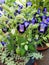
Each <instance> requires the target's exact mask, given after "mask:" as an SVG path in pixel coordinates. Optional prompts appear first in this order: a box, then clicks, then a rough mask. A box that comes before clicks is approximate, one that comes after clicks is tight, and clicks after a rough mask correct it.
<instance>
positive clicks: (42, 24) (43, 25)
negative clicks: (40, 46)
mask: <svg viewBox="0 0 49 65" xmlns="http://www.w3.org/2000/svg"><path fill="white" fill-rule="evenodd" d="M28 6H32V3H31V2H27V3H26V7H28ZM40 13H41V9H40V8H39V9H38V10H37V12H36V13H35V14H34V17H33V18H32V20H31V22H30V21H24V23H23V24H21V25H18V28H19V29H18V30H19V32H20V33H22V32H23V33H24V31H25V30H26V28H27V27H28V26H29V24H30V23H32V24H35V23H38V20H37V18H36V14H38V15H40ZM42 13H43V14H44V15H43V16H41V17H40V16H39V17H40V18H41V19H42V20H41V22H40V23H39V27H38V31H39V32H40V33H45V32H46V30H47V27H48V24H49V16H46V13H47V8H46V7H44V9H43V11H42ZM22 25H23V27H22Z"/></svg>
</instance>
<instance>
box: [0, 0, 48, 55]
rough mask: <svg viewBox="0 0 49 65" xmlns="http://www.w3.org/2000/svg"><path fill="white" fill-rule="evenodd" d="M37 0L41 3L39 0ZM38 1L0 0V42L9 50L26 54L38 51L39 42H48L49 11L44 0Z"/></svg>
mask: <svg viewBox="0 0 49 65" xmlns="http://www.w3.org/2000/svg"><path fill="white" fill-rule="evenodd" d="M19 1H20V2H19ZM37 2H38V3H41V1H39V0H37ZM37 2H35V1H34V0H33V2H32V0H31V1H29V2H28V1H26V0H25V1H24V3H23V1H21V0H16V1H15V0H5V1H4V0H3V2H2V1H1V0H0V4H1V5H0V42H1V43H0V44H2V45H3V46H4V47H5V48H6V50H8V52H12V51H13V53H14V54H18V55H20V56H24V55H27V54H29V53H34V52H36V45H37V44H41V43H42V42H43V41H44V42H47V40H48V38H49V28H48V27H49V12H48V11H47V9H46V7H44V3H45V1H44V0H43V4H40V5H39V4H38V5H37ZM36 5H37V6H36ZM45 5H46V4H45ZM39 6H41V7H42V6H43V7H44V9H43V10H42V8H41V9H40V8H39ZM37 8H39V9H38V10H37Z"/></svg>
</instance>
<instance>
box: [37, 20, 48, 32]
mask: <svg viewBox="0 0 49 65" xmlns="http://www.w3.org/2000/svg"><path fill="white" fill-rule="evenodd" d="M47 27H48V25H47V24H45V23H44V22H43V21H42V22H41V23H40V24H39V27H38V30H39V32H40V33H45V32H46V30H47Z"/></svg>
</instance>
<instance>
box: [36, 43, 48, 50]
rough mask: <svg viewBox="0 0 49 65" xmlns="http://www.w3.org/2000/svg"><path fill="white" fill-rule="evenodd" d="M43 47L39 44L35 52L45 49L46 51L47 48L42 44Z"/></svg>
mask: <svg viewBox="0 0 49 65" xmlns="http://www.w3.org/2000/svg"><path fill="white" fill-rule="evenodd" d="M42 45H43V46H41V45H40V44H39V45H37V50H38V51H44V50H46V49H48V48H49V47H48V46H47V45H46V44H45V43H42Z"/></svg>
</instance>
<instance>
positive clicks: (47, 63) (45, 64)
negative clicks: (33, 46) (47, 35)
mask: <svg viewBox="0 0 49 65" xmlns="http://www.w3.org/2000/svg"><path fill="white" fill-rule="evenodd" d="M42 54H43V58H42V59H41V60H38V61H37V64H38V65H49V49H47V50H45V51H42Z"/></svg>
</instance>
